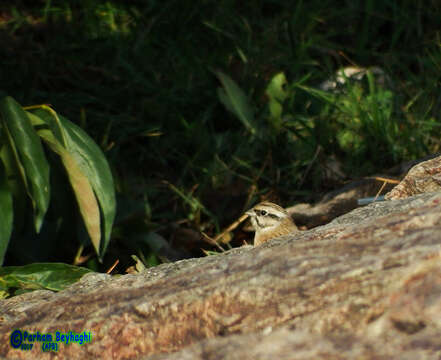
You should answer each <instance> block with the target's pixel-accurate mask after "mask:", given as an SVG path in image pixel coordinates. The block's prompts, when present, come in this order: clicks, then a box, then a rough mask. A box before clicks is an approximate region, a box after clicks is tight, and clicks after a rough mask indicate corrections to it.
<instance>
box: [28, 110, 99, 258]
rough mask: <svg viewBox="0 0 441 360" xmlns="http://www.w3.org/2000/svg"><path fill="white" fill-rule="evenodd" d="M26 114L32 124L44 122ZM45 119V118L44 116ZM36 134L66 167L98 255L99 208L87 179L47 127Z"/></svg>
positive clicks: (71, 155) (72, 157)
mask: <svg viewBox="0 0 441 360" xmlns="http://www.w3.org/2000/svg"><path fill="white" fill-rule="evenodd" d="M28 115H29V117H30V119H31V122H32V123H33V124H34V126H35V125H37V124H38V123H39V122H44V120H42V119H41V118H40V117H38V116H37V115H34V114H32V113H28ZM45 119H47V117H46V116H45ZM38 135H39V136H40V137H41V138H42V139H43V140H44V141H45V142H46V143H47V145H48V146H49V147H50V148H51V149H52V150H53V151H54V152H55V153H57V154H58V155H60V157H61V161H62V162H63V165H64V168H65V169H66V172H67V175H68V178H69V182H70V184H71V186H72V189H73V191H74V194H75V197H76V199H77V202H78V207H79V210H80V213H81V217H82V218H83V221H84V224H85V226H86V229H87V233H88V234H89V236H90V239H91V242H92V244H93V246H94V248H95V251H96V253H97V254H98V255H99V254H100V241H101V220H100V208H99V205H98V202H97V199H96V197H95V194H94V192H93V188H92V185H91V183H90V181H89V179H88V178H87V176H86V175H85V173H84V172H83V171H82V170H81V169H80V167H79V165H78V162H77V160H76V159H75V158H74V156H73V154H72V153H70V152H69V151H68V150H67V149H65V148H64V147H63V146H62V144H61V143H60V142H59V141H58V140H57V139H56V138H55V136H54V134H53V132H51V131H50V130H48V129H45V128H41V129H40V130H38Z"/></svg>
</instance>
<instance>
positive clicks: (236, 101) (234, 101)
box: [215, 71, 257, 134]
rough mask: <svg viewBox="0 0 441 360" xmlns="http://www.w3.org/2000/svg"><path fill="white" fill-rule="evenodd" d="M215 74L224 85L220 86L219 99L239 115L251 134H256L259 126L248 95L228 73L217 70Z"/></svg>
mask: <svg viewBox="0 0 441 360" xmlns="http://www.w3.org/2000/svg"><path fill="white" fill-rule="evenodd" d="M215 74H216V75H217V77H218V78H219V80H220V82H221V83H222V86H223V88H218V92H217V93H218V96H219V100H220V101H221V102H222V103H223V104H224V106H225V107H226V108H227V110H228V111H230V112H232V113H233V114H234V115H236V116H237V117H238V119H239V120H240V121H241V122H242V124H243V125H244V126H245V127H246V128H247V130H248V131H249V132H250V133H251V134H255V133H256V132H257V128H256V126H255V125H256V124H255V120H254V109H253V107H252V106H251V104H250V101H249V99H248V97H247V96H246V94H245V93H244V92H243V90H242V89H241V88H240V87H239V86H238V85H237V84H236V83H235V82H234V81H233V80H232V79H231V78H230V77H229V76H228V75H225V74H224V73H223V72H221V71H216V72H215Z"/></svg>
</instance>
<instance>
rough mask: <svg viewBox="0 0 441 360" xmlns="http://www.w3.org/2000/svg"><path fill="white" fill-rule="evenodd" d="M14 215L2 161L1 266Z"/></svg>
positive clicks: (0, 177)
mask: <svg viewBox="0 0 441 360" xmlns="http://www.w3.org/2000/svg"><path fill="white" fill-rule="evenodd" d="M13 215H14V209H13V207H12V193H11V191H10V190H9V187H8V181H7V178H6V171H5V167H4V166H3V163H2V162H1V161H0V265H2V264H3V260H4V257H5V253H6V249H7V248H8V243H9V238H10V237H11V233H12V223H13Z"/></svg>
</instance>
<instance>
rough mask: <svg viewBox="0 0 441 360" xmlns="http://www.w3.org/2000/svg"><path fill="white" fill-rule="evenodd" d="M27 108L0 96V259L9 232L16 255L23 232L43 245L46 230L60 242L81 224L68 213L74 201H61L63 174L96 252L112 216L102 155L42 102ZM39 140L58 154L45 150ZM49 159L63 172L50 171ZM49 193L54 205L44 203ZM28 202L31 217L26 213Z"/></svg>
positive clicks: (109, 176) (108, 178) (111, 192)
mask: <svg viewBox="0 0 441 360" xmlns="http://www.w3.org/2000/svg"><path fill="white" fill-rule="evenodd" d="M32 108H33V109H29V111H26V110H24V109H23V108H22V107H21V106H20V105H19V104H18V103H17V102H16V101H15V100H14V99H13V98H11V97H5V98H3V99H2V100H0V126H1V127H0V130H1V132H0V135H1V141H0V149H1V151H0V160H1V163H2V167H1V168H2V172H1V177H2V179H3V180H2V196H0V200H1V201H2V202H1V203H0V208H1V209H2V210H1V211H2V215H3V216H2V222H3V226H2V227H1V228H0V242H1V243H0V249H1V250H2V251H1V252H0V261H1V262H3V258H4V255H5V252H6V249H7V244H8V242H9V239H10V237H11V233H12V234H13V240H12V241H13V242H14V243H13V244H12V245H13V246H12V249H14V248H15V249H17V250H16V251H17V252H18V254H17V257H18V258H20V253H23V252H24V251H23V249H26V246H25V244H26V241H25V240H23V238H28V237H32V238H33V241H35V242H38V246H40V247H42V248H43V249H44V243H45V237H46V236H47V235H45V234H46V232H51V235H50V236H51V238H52V239H50V240H51V241H54V240H55V241H57V242H63V240H64V241H66V240H68V239H66V238H63V236H65V235H66V234H67V233H68V232H71V234H75V233H76V232H75V229H76V228H77V229H78V231H81V229H82V227H83V225H82V224H81V225H79V224H75V221H74V217H73V214H74V213H75V209H76V206H75V203H74V202H72V201H65V200H66V198H67V197H68V195H66V193H67V192H68V193H69V191H70V190H69V189H68V188H66V185H67V184H66V180H68V181H69V183H70V185H71V188H72V192H73V195H74V197H75V199H76V203H77V204H78V210H79V213H80V214H81V219H82V220H83V222H84V227H85V229H86V231H87V234H88V236H89V238H90V241H91V242H92V244H93V247H94V249H95V252H96V254H97V255H98V257H99V258H102V256H103V254H104V252H105V251H106V248H107V245H108V243H109V240H110V231H111V228H112V224H113V219H114V216H115V195H114V186H113V179H112V174H111V173H110V169H109V166H108V164H107V161H106V159H105V158H104V156H103V154H102V152H101V150H100V149H99V148H98V146H97V145H96V144H95V143H94V142H93V141H92V140H91V139H90V138H89V137H88V135H87V134H86V133H85V132H84V131H83V130H81V129H80V128H79V127H78V126H76V125H75V124H73V123H71V122H70V121H69V120H67V119H66V118H64V117H62V116H60V115H58V114H57V113H56V112H55V111H54V110H53V109H51V108H50V107H48V106H46V105H42V106H34V107H32ZM43 144H44V146H46V147H47V149H50V150H51V151H52V152H53V153H54V154H56V155H58V158H57V157H48V156H46V154H45V151H44V149H43ZM49 155H51V154H49ZM50 163H53V166H52V168H56V167H57V165H58V166H59V167H60V168H61V166H60V165H62V167H63V169H64V172H65V175H64V176H65V177H64V178H63V176H62V175H63V174H62V172H61V170H60V168H59V169H55V171H53V172H52V174H50V169H51V166H50ZM51 199H52V202H53V203H55V205H54V206H53V207H52V208H49V204H50V201H51ZM28 203H30V204H31V208H32V213H33V216H32V217H29V216H28V215H27V211H28V208H29V206H28ZM48 210H49V214H48ZM14 218H15V222H14ZM46 218H49V220H48V221H47V222H45V221H44V220H45V219H46ZM28 220H30V221H32V222H33V224H34V229H32V228H31V227H29V221H28ZM13 225H14V231H12V230H13ZM43 227H44V229H43ZM78 237H80V236H79V235H78ZM69 240H71V239H69ZM58 250H60V249H58ZM12 251H14V250H12ZM32 255H34V256H35V255H36V254H32ZM72 257H73V254H72ZM37 259H38V258H37Z"/></svg>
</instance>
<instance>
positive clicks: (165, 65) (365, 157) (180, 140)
mask: <svg viewBox="0 0 441 360" xmlns="http://www.w3.org/2000/svg"><path fill="white" fill-rule="evenodd" d="M2 6H3V9H2V10H3V13H4V14H7V16H3V17H2V18H1V19H0V36H1V39H2V40H3V44H4V46H2V48H1V49H0V56H1V57H2V59H4V61H3V64H2V72H0V77H1V84H2V85H1V86H2V89H1V90H0V93H1V92H2V91H3V93H4V94H3V95H7V94H12V95H13V96H14V97H15V98H17V99H18V100H19V101H20V102H21V103H23V104H31V103H45V102H51V103H52V104H53V105H54V108H56V109H59V111H60V112H62V113H63V114H66V116H67V117H68V118H69V119H75V120H76V121H77V122H78V123H79V124H80V125H81V128H84V129H86V130H87V133H89V134H91V135H92V136H93V137H94V139H96V141H97V143H99V145H100V146H101V148H102V149H104V150H105V152H106V155H107V157H108V158H109V161H110V163H111V166H112V170H113V172H114V174H115V183H116V188H117V193H118V200H119V204H120V205H119V209H118V214H117V218H116V222H115V223H116V226H115V228H114V231H113V235H112V237H113V242H112V244H111V246H110V248H109V251H108V253H107V257H108V259H109V261H110V262H113V260H114V258H116V257H118V258H120V257H121V256H122V254H126V255H127V258H130V255H131V254H134V253H136V254H138V255H139V256H138V257H139V258H141V259H142V258H144V259H148V258H151V257H150V255H151V254H149V252H155V251H154V250H153V249H154V248H156V247H155V246H157V245H155V241H156V240H155V241H153V240H152V239H154V238H156V239H158V238H157V237H155V236H151V235H152V234H155V235H158V234H159V235H161V236H162V238H163V239H166V240H167V241H168V242H169V243H172V241H171V240H170V239H172V238H173V237H174V236H175V234H176V232H177V229H178V230H179V229H182V228H186V229H187V228H190V229H195V230H197V231H199V232H201V233H202V232H203V233H205V234H207V235H208V236H211V237H213V235H215V234H216V233H217V232H218V231H219V230H220V228H223V227H224V226H225V225H227V224H229V223H230V222H231V221H233V220H234V219H236V218H237V217H238V216H239V215H240V214H241V213H242V211H243V210H244V209H246V208H247V207H248V206H250V205H251V203H253V202H255V201H257V200H259V199H260V198H270V199H272V200H275V201H279V202H281V203H282V204H283V205H289V204H292V203H293V202H296V201H312V200H315V199H316V198H317V195H319V194H321V193H323V192H325V191H327V190H329V189H330V188H333V187H335V186H337V185H338V184H340V183H341V182H343V181H346V180H348V179H351V178H355V177H360V176H366V175H370V174H372V172H382V171H385V170H387V169H388V168H390V167H392V166H393V165H395V164H397V163H399V162H401V161H404V160H410V159H415V158H418V157H421V156H424V155H427V154H429V153H433V152H437V151H439V148H440V142H439V137H440V136H439V129H440V128H439V125H440V124H439V120H438V119H439V117H440V109H441V108H440V102H439V78H440V77H439V73H440V69H441V47H440V46H439V44H440V27H439V14H440V10H441V7H440V4H439V3H438V2H423V1H421V0H417V1H415V0H403V1H401V2H399V3H398V2H393V1H379V0H369V1H361V0H356V1H342V2H339V3H335V2H331V1H329V0H328V1H327V0H325V1H323V0H320V1H318V0H312V1H278V0H275V1H257V0H252V1H248V2H240V3H239V2H237V1H232V0H220V1H212V0H205V1H201V2H198V3H197V4H195V3H192V2H182V1H177V0H168V1H165V2H164V1H163V2H155V1H152V2H138V1H130V2H121V1H106V2H101V1H93V0H82V1H68V0H58V1H50V0H41V1H38V2H34V3H33V4H32V5H29V4H27V3H24V2H19V3H18V5H2ZM15 54H20V56H16V55H15ZM347 66H353V67H358V68H366V69H369V68H371V67H378V68H380V69H382V71H383V72H384V74H385V76H386V78H387V79H388V81H386V82H383V83H382V82H381V81H379V79H378V75H376V74H375V73H374V72H372V73H370V72H368V73H367V75H366V76H365V77H364V78H363V79H361V80H357V81H352V79H347V81H345V83H344V84H343V85H342V86H341V87H339V88H336V89H333V90H327V91H324V90H323V89H321V88H320V84H322V83H323V82H325V81H328V80H333V78H335V77H336V71H337V70H338V69H341V68H344V67H347ZM2 74H7V76H5V75H2ZM23 84H29V86H23ZM30 84H32V86H31V85H30ZM330 162H335V163H337V164H338V166H339V168H340V169H341V170H340V171H339V172H338V174H337V173H332V171H331V173H330V171H329V169H330V166H329V163H330ZM2 184H5V179H0V199H2V196H5V197H6V198H7V197H8V194H7V192H3V191H2V189H3V186H2ZM31 185H32V184H31ZM31 185H30V186H31ZM31 188H32V187H31ZM6 198H5V199H3V200H2V201H5V202H7V201H8V199H6ZM34 211H36V214H40V213H41V212H42V209H38V208H37V209H34ZM36 216H37V215H36ZM0 221H2V220H1V219H0ZM0 225H1V224H0ZM181 243H182V242H180V241H177V242H175V243H174V246H175V247H177V248H178V247H179V246H178V245H177V244H181ZM182 246H183V247H185V246H184V245H182ZM141 253H144V255H145V256H144V257H143V256H141ZM194 254H195V253H194V252H193V255H194ZM156 260H157V259H153V260H152V262H151V264H155V263H156Z"/></svg>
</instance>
